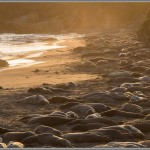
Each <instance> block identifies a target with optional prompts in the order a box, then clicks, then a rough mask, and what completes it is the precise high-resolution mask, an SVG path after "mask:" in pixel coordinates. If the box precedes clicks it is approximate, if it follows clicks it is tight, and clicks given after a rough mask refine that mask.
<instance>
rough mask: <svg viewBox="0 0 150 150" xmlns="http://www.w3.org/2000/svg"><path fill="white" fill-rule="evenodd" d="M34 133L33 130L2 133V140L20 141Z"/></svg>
mask: <svg viewBox="0 0 150 150" xmlns="http://www.w3.org/2000/svg"><path fill="white" fill-rule="evenodd" d="M33 135H35V134H34V133H33V132H31V131H28V132H7V133H5V134H4V135H3V140H4V141H5V142H10V141H14V142H21V141H22V140H23V139H25V138H27V137H29V136H33Z"/></svg>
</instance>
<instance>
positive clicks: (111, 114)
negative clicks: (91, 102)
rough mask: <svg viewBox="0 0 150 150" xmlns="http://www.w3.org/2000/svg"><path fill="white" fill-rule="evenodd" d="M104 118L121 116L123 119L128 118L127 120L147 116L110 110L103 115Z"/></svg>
mask: <svg viewBox="0 0 150 150" xmlns="http://www.w3.org/2000/svg"><path fill="white" fill-rule="evenodd" d="M101 115H102V116H121V117H127V118H144V117H145V116H144V115H142V114H139V113H132V112H126V111H120V110H116V109H113V110H108V111H104V112H102V113H101Z"/></svg>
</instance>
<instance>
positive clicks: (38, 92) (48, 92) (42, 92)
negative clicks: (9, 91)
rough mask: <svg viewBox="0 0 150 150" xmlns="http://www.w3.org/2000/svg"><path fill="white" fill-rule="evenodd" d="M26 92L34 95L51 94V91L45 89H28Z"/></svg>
mask: <svg viewBox="0 0 150 150" xmlns="http://www.w3.org/2000/svg"><path fill="white" fill-rule="evenodd" d="M28 92H29V93H36V94H51V93H53V92H52V91H51V90H49V89H46V88H44V87H37V88H30V89H28Z"/></svg>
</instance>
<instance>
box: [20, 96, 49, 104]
mask: <svg viewBox="0 0 150 150" xmlns="http://www.w3.org/2000/svg"><path fill="white" fill-rule="evenodd" d="M17 103H23V104H31V105H46V104H49V101H48V100H47V99H46V98H45V97H44V96H42V95H32V96H28V97H25V98H23V99H21V100H19V101H17Z"/></svg>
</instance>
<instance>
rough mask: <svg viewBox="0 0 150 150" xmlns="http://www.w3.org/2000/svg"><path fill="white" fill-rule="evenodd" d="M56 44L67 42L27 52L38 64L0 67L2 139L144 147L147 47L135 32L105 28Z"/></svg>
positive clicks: (147, 141)
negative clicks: (45, 49)
mask: <svg viewBox="0 0 150 150" xmlns="http://www.w3.org/2000/svg"><path fill="white" fill-rule="evenodd" d="M59 44H61V45H65V46H66V47H65V48H61V49H55V50H50V51H45V52H43V54H42V55H40V56H37V57H35V58H32V59H33V60H35V61H42V62H43V63H40V64H34V65H31V66H28V67H27V66H26V67H21V68H20V67H19V68H14V69H8V70H3V71H1V72H0V76H1V79H0V86H1V87H2V88H1V89H0V102H1V105H0V113H1V117H0V121H1V127H0V133H1V137H2V139H3V140H4V142H5V143H6V144H8V143H9V142H10V141H14V142H20V143H21V144H23V146H20V147H78V148H79V147H94V148H100V147H101V148H102V147H111V148H112V147H120V148H123V147H126V148H127V147H130V148H142V147H150V132H149V131H150V126H149V125H150V122H149V112H150V110H149V106H150V100H149V97H150V94H149V91H150V89H149V87H150V82H149V81H150V77H149V75H150V74H149V73H150V72H149V71H148V69H149V67H150V66H149V65H150V63H149V53H150V51H149V48H145V45H144V44H143V43H141V42H139V41H138V40H137V37H136V34H135V31H134V30H133V29H132V28H126V29H119V30H109V32H101V33H96V34H88V35H86V36H85V37H82V38H74V39H68V40H65V41H63V42H62V43H59ZM139 51H140V53H139ZM141 57H142V58H141ZM141 64H142V67H141Z"/></svg>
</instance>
